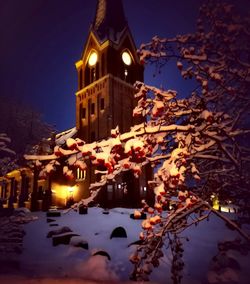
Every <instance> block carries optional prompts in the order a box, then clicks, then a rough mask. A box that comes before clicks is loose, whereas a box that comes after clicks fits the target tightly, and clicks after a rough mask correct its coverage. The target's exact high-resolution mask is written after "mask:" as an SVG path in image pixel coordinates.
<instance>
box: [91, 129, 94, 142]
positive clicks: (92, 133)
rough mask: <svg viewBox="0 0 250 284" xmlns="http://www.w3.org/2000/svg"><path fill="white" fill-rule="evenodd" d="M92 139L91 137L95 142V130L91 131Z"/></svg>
mask: <svg viewBox="0 0 250 284" xmlns="http://www.w3.org/2000/svg"><path fill="white" fill-rule="evenodd" d="M90 139H91V142H94V141H95V131H92V132H91V137H90Z"/></svg>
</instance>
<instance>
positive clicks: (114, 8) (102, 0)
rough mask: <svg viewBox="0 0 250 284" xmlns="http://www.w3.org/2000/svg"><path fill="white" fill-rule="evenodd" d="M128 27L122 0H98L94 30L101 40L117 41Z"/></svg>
mask: <svg viewBox="0 0 250 284" xmlns="http://www.w3.org/2000/svg"><path fill="white" fill-rule="evenodd" d="M126 27H127V20H126V18H125V14H124V10H123V5H122V0H98V2H97V7H96V13H95V18H94V22H93V25H92V30H93V31H94V32H95V34H96V35H97V36H98V38H99V40H100V41H101V42H102V41H105V40H106V39H110V40H113V41H117V40H118V39H119V35H120V34H121V32H122V31H123V30H124V29H125V28H126Z"/></svg>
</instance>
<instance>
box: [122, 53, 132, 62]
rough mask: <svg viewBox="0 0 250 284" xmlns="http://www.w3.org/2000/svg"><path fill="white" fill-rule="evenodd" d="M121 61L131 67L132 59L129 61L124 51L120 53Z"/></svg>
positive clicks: (129, 58)
mask: <svg viewBox="0 0 250 284" xmlns="http://www.w3.org/2000/svg"><path fill="white" fill-rule="evenodd" d="M122 61H123V63H124V64H126V65H131V63H132V59H131V56H130V54H129V53H128V52H127V51H124V52H123V53H122Z"/></svg>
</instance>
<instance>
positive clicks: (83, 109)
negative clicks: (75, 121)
mask: <svg viewBox="0 0 250 284" xmlns="http://www.w3.org/2000/svg"><path fill="white" fill-rule="evenodd" d="M82 118H84V119H85V118H86V108H85V107H84V108H82Z"/></svg>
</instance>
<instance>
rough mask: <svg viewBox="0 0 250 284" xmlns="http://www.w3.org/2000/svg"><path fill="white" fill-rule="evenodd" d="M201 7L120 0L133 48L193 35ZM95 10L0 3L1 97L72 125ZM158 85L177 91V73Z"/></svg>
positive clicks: (87, 5) (47, 2) (42, 1)
mask: <svg viewBox="0 0 250 284" xmlns="http://www.w3.org/2000/svg"><path fill="white" fill-rule="evenodd" d="M240 2H241V4H244V3H248V2H249V0H241V1H240ZM200 3H202V0H175V1H173V0H123V4H124V10H125V14H126V17H127V20H128V23H129V26H130V29H131V31H132V34H133V36H134V39H135V42H136V44H137V46H139V45H140V44H141V43H143V42H148V41H149V40H150V39H151V38H152V36H154V35H156V34H157V35H159V36H162V37H166V36H174V35H175V34H181V33H186V32H192V31H194V29H195V20H196V17H197V15H198V7H199V5H200ZM95 8H96V0H0V95H5V96H8V97H12V96H14V97H17V98H18V100H19V101H20V102H23V103H25V104H27V103H29V104H31V105H32V106H33V107H34V108H35V109H36V110H38V111H39V112H41V113H42V114H43V118H44V120H45V121H47V122H48V123H50V124H54V125H55V126H56V128H57V129H58V130H64V129H67V128H69V127H72V126H74V124H75V95H74V93H75V91H76V86H77V83H76V79H77V76H76V70H75V66H74V63H75V62H76V61H77V60H79V59H80V55H81V52H82V49H83V46H84V43H85V41H86V38H87V35H88V32H89V26H90V23H91V22H92V21H93V19H94V14H95ZM154 80H155V79H153V77H152V72H146V73H145V81H146V82H147V83H149V84H153V83H154ZM166 82H167V85H166ZM157 83H158V84H163V86H164V87H167V88H176V89H177V90H180V91H181V85H180V84H179V80H178V78H177V75H176V73H175V72H173V73H172V72H166V73H164V76H161V78H160V79H158V82H157ZM178 88H179V89H178Z"/></svg>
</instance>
